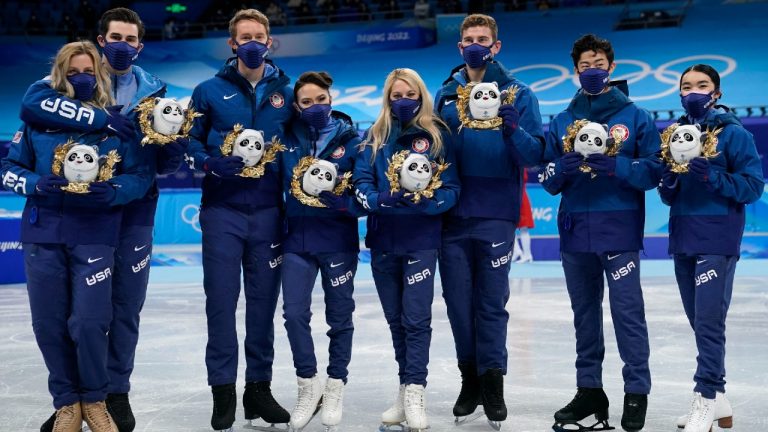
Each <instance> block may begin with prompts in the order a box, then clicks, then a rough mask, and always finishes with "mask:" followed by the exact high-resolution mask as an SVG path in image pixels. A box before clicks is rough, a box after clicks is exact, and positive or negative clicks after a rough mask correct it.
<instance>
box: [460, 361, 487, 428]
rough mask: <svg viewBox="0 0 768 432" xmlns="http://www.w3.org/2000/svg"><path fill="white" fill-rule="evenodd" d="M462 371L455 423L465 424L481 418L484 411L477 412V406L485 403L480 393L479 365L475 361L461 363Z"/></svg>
mask: <svg viewBox="0 0 768 432" xmlns="http://www.w3.org/2000/svg"><path fill="white" fill-rule="evenodd" d="M459 370H460V371H461V391H460V392H459V397H458V398H457V399H456V403H455V404H454V405H453V415H454V416H455V417H456V419H455V420H454V422H453V423H454V424H455V425H457V426H458V425H463V424H466V423H469V422H471V421H473V420H476V419H478V418H480V417H481V416H482V415H483V413H482V412H475V411H476V410H477V406H478V405H480V404H481V403H483V397H482V394H481V393H480V379H479V378H478V377H477V366H476V365H475V364H473V363H459Z"/></svg>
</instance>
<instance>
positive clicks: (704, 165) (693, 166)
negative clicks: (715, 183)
mask: <svg viewBox="0 0 768 432" xmlns="http://www.w3.org/2000/svg"><path fill="white" fill-rule="evenodd" d="M688 170H689V171H690V172H691V174H692V175H693V177H694V178H695V179H696V180H698V181H700V182H703V183H709V181H710V180H711V179H712V178H713V177H714V174H715V173H714V171H713V170H712V164H710V163H709V159H707V158H703V157H697V158H693V159H691V161H690V162H688Z"/></svg>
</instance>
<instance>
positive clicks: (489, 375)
mask: <svg viewBox="0 0 768 432" xmlns="http://www.w3.org/2000/svg"><path fill="white" fill-rule="evenodd" d="M480 390H481V394H482V399H483V411H485V416H486V417H488V420H489V421H490V422H494V423H497V422H501V421H504V420H506V419H507V405H506V403H505V402H504V373H503V372H502V370H501V369H488V370H487V371H485V373H484V374H483V375H481V376H480Z"/></svg>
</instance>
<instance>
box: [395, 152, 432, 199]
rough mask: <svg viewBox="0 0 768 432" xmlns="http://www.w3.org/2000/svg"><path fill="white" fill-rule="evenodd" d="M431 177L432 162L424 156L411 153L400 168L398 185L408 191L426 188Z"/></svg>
mask: <svg viewBox="0 0 768 432" xmlns="http://www.w3.org/2000/svg"><path fill="white" fill-rule="evenodd" d="M431 179H432V163H431V162H430V161H429V159H427V157H426V156H424V155H423V154H419V153H411V154H410V155H408V157H407V158H405V162H403V166H402V167H401V168H400V186H401V187H402V188H403V189H405V190H407V191H408V192H418V191H422V190H424V189H426V187H427V185H428V184H429V181H430V180H431Z"/></svg>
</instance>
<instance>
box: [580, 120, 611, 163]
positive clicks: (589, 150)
mask: <svg viewBox="0 0 768 432" xmlns="http://www.w3.org/2000/svg"><path fill="white" fill-rule="evenodd" d="M612 142H613V140H612V139H611V140H609V138H608V126H606V125H602V124H600V123H595V122H589V123H587V124H586V125H584V127H582V128H581V129H579V131H578V132H577V133H576V139H575V141H574V143H573V151H575V152H577V153H579V154H581V155H582V156H584V157H587V156H589V155H591V154H595V153H600V154H605V153H606V152H607V151H608V146H609V145H610V144H612Z"/></svg>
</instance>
